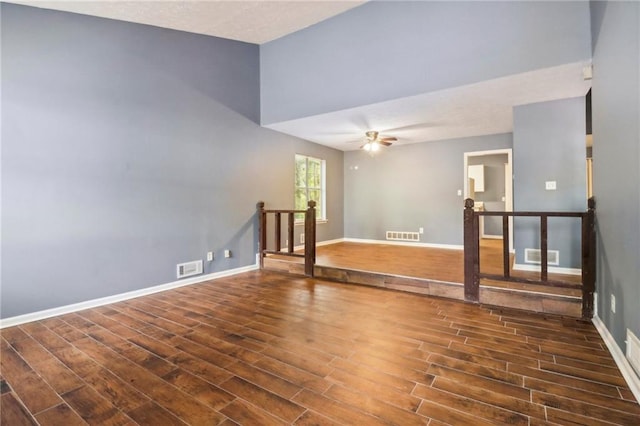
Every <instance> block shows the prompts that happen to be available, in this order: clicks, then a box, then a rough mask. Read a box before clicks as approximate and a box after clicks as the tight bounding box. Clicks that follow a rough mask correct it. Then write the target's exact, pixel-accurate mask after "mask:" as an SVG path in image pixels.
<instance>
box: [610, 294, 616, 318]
mask: <svg viewBox="0 0 640 426" xmlns="http://www.w3.org/2000/svg"><path fill="white" fill-rule="evenodd" d="M611 313H613V314H615V313H616V296H615V295H613V294H612V295H611Z"/></svg>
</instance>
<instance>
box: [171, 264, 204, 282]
mask: <svg viewBox="0 0 640 426" xmlns="http://www.w3.org/2000/svg"><path fill="white" fill-rule="evenodd" d="M177 271H178V278H184V277H190V276H192V275H198V274H201V273H202V260H194V261H193V262H187V263H180V264H179V265H178V267H177Z"/></svg>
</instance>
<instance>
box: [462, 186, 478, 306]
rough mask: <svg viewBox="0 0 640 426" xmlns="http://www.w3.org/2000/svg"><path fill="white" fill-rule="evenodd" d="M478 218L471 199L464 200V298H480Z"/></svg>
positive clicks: (473, 300)
mask: <svg viewBox="0 0 640 426" xmlns="http://www.w3.org/2000/svg"><path fill="white" fill-rule="evenodd" d="M477 223H478V218H477V216H476V214H475V211H474V210H473V200H472V199H471V198H467V199H466V200H464V300H466V301H467V302H476V303H477V302H478V301H479V300H480V280H479V278H478V273H479V272H480V256H479V252H478V250H479V242H478V225H477Z"/></svg>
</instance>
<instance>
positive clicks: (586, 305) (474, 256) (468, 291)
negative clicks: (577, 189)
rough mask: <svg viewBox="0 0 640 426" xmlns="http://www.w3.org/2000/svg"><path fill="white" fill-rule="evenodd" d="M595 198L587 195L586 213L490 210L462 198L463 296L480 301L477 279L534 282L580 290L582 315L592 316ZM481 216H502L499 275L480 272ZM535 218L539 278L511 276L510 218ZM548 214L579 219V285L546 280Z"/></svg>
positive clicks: (473, 300)
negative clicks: (538, 250) (479, 207)
mask: <svg viewBox="0 0 640 426" xmlns="http://www.w3.org/2000/svg"><path fill="white" fill-rule="evenodd" d="M595 207H596V203H595V200H594V199H593V197H592V198H589V200H588V209H587V211H586V212H489V211H476V210H474V201H473V200H472V199H470V198H468V199H466V200H465V205H464V298H465V300H466V301H468V302H475V303H478V302H479V301H480V300H479V299H480V279H483V278H484V279H490V280H498V281H510V282H519V283H526V284H533V285H541V286H549V287H564V288H580V289H582V317H583V318H585V319H588V318H591V317H593V293H594V291H595V276H596V274H595V272H596V239H595V238H596V237H595V235H596V233H595ZM480 216H499V217H502V241H503V244H502V264H503V271H502V274H501V275H500V274H488V273H481V272H480V235H479V234H480V233H479V218H480ZM523 216H524V217H538V218H539V219H540V279H539V280H534V279H528V278H521V277H514V276H513V275H512V274H511V271H510V266H511V262H510V256H509V217H523ZM550 217H575V218H580V219H581V221H582V233H581V239H582V241H581V247H582V253H581V256H582V265H581V266H582V284H573V283H566V282H562V281H554V280H550V279H549V272H548V271H549V265H548V252H547V250H548V247H547V242H548V227H547V221H548V218H550Z"/></svg>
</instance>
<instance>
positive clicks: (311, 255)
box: [304, 200, 316, 277]
mask: <svg viewBox="0 0 640 426" xmlns="http://www.w3.org/2000/svg"><path fill="white" fill-rule="evenodd" d="M308 206H309V207H308V208H307V212H306V214H305V218H304V274H305V275H306V276H308V277H313V274H314V273H313V267H314V265H315V263H316V202H315V201H313V200H312V201H309V203H308Z"/></svg>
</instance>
